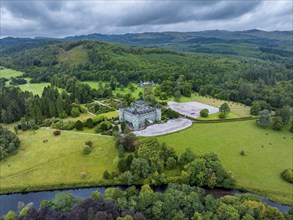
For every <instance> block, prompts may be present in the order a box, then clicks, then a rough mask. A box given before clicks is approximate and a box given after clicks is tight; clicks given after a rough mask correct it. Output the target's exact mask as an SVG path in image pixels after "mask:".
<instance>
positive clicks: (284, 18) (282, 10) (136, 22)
mask: <svg viewBox="0 0 293 220" xmlns="http://www.w3.org/2000/svg"><path fill="white" fill-rule="evenodd" d="M0 16H1V17H0V18H1V36H3V35H4V36H19V37H32V36H49V37H63V36H68V35H80V34H89V33H94V32H99V33H110V34H113V33H127V32H148V31H198V30H208V29H217V28H224V29H228V30H241V29H242V30H243V29H249V28H250V29H253V28H259V27H261V28H263V29H266V28H267V29H271V28H276V29H278V28H279V29H286V28H287V29H292V3H291V1H290V0H288V1H286V0H282V1H278V0H276V1H273V2H272V1H266V0H249V1H247V0H204V1H200V0H193V1H192V0H189V1H184V0H182V1H180V0H158V1H155V0H137V1H126V0H120V1H118V0H110V1H102V0H90V1H85V0H84V1H83V0H71V1H62V0H48V1H47V0H34V1H29V0H22V1H17V0H15V1H14V0H1V13H0ZM274 24H275V25H274Z"/></svg>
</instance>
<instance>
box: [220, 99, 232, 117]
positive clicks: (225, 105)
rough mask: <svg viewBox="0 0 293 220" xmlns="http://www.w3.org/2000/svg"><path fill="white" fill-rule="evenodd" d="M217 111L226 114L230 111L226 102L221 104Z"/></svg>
mask: <svg viewBox="0 0 293 220" xmlns="http://www.w3.org/2000/svg"><path fill="white" fill-rule="evenodd" d="M219 111H220V112H224V114H225V115H227V114H228V113H229V112H230V107H229V105H228V103H226V102H225V103H224V104H222V105H221V107H220V109H219Z"/></svg>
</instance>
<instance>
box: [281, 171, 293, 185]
mask: <svg viewBox="0 0 293 220" xmlns="http://www.w3.org/2000/svg"><path fill="white" fill-rule="evenodd" d="M281 177H282V178H283V179H284V180H286V181H287V182H289V183H293V169H286V170H284V171H283V172H282V173H281Z"/></svg>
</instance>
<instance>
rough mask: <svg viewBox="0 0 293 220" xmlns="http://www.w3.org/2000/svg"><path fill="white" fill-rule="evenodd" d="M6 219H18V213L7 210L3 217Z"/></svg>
mask: <svg viewBox="0 0 293 220" xmlns="http://www.w3.org/2000/svg"><path fill="white" fill-rule="evenodd" d="M3 219H4V220H15V219H16V214H15V212H13V211H9V212H7V214H6V215H5V216H4V218H3Z"/></svg>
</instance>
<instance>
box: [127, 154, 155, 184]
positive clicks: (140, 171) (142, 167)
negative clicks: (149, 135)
mask: <svg viewBox="0 0 293 220" xmlns="http://www.w3.org/2000/svg"><path fill="white" fill-rule="evenodd" d="M130 170H131V171H132V173H133V175H134V176H135V177H136V178H137V179H139V178H143V179H145V178H146V177H147V176H148V174H149V172H150V171H151V167H150V165H149V163H148V161H147V160H146V159H144V158H134V159H133V161H132V163H131V166H130Z"/></svg>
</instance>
